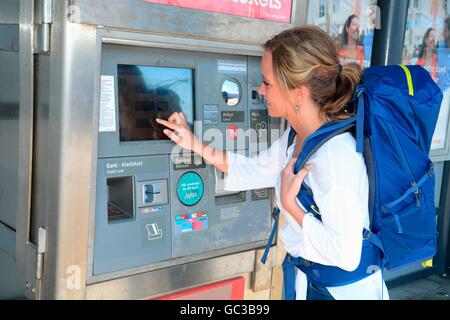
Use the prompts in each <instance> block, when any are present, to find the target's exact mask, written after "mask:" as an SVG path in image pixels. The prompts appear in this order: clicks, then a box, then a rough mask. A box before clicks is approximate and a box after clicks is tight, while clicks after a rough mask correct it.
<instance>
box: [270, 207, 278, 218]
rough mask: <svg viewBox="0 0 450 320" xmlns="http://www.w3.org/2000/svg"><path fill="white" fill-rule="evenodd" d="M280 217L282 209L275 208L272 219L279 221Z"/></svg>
mask: <svg viewBox="0 0 450 320" xmlns="http://www.w3.org/2000/svg"><path fill="white" fill-rule="evenodd" d="M279 215H280V209H279V208H278V207H275V208H273V211H272V219H273V220H277V219H278V216H279Z"/></svg>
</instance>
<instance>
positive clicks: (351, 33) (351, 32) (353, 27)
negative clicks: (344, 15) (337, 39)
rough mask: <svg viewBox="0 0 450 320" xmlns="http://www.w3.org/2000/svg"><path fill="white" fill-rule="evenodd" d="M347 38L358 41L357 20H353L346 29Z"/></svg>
mask: <svg viewBox="0 0 450 320" xmlns="http://www.w3.org/2000/svg"><path fill="white" fill-rule="evenodd" d="M347 33H348V37H349V38H352V39H353V40H355V41H357V40H358V39H359V19H358V18H353V19H352V22H351V23H350V26H349V27H347Z"/></svg>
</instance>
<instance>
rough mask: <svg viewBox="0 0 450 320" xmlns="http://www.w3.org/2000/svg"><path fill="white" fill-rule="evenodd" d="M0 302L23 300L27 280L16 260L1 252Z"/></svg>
mask: <svg viewBox="0 0 450 320" xmlns="http://www.w3.org/2000/svg"><path fill="white" fill-rule="evenodd" d="M0 266H1V267H0V268H1V272H0V300H5V299H23V298H24V297H25V293H24V291H25V289H24V287H25V286H24V283H25V278H24V275H23V273H22V272H21V270H20V268H19V267H18V265H17V264H16V263H15V261H14V258H11V257H10V256H9V255H7V254H5V253H4V252H3V251H1V250H0Z"/></svg>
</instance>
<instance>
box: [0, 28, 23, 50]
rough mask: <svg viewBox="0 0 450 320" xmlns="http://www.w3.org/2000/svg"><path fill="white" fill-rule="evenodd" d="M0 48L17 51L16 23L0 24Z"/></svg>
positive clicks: (17, 33)
mask: <svg viewBox="0 0 450 320" xmlns="http://www.w3.org/2000/svg"><path fill="white" fill-rule="evenodd" d="M0 50H6V51H19V25H18V24H0Z"/></svg>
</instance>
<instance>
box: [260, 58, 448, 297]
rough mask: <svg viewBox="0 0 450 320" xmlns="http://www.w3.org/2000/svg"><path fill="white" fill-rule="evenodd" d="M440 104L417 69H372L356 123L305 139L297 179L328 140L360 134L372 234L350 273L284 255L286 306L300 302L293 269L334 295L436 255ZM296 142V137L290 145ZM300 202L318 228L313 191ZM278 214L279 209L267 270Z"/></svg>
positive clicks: (358, 96)
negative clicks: (435, 139) (435, 157)
mask: <svg viewBox="0 0 450 320" xmlns="http://www.w3.org/2000/svg"><path fill="white" fill-rule="evenodd" d="M442 98H443V96H442V91H441V90H440V89H439V87H438V86H437V85H436V84H435V83H434V81H433V80H432V78H431V77H430V75H429V74H428V72H427V71H426V70H425V69H424V68H422V67H420V66H409V67H405V66H403V65H401V66H388V67H372V68H368V69H366V70H365V71H364V74H363V78H362V82H361V84H360V85H359V86H358V87H357V88H356V92H355V96H354V99H353V102H352V103H353V106H355V107H357V113H356V115H355V116H354V117H352V118H351V119H349V120H346V121H335V122H331V123H327V124H325V125H324V126H323V127H321V128H320V129H319V130H318V131H316V132H315V133H314V134H312V135H311V136H310V137H308V138H307V139H306V141H305V142H304V147H303V150H302V152H301V153H300V155H299V157H298V159H297V162H296V164H295V167H294V173H296V174H297V173H298V172H299V171H300V170H301V168H303V166H304V165H305V164H306V163H307V161H308V160H309V159H310V158H311V156H312V155H313V154H314V153H315V152H316V151H317V150H318V149H319V148H320V147H321V146H322V145H323V144H324V143H326V142H327V141H329V140H330V139H331V138H333V137H335V136H337V135H339V134H342V133H344V132H347V131H351V132H352V133H354V134H356V145H357V152H359V153H363V155H364V159H365V162H366V167H367V173H368V177H369V215H370V230H363V246H362V248H363V249H362V254H361V262H360V265H359V266H358V268H357V269H356V270H355V271H353V272H348V271H345V270H342V269H340V268H338V267H335V266H324V265H321V264H318V263H315V262H311V261H307V260H305V259H303V258H293V257H291V256H290V255H287V256H286V259H285V261H284V263H283V271H284V281H285V298H286V299H294V298H295V291H292V290H293V289H292V287H293V284H294V279H295V267H298V268H300V269H301V270H302V271H303V272H304V273H305V274H306V275H307V276H308V278H309V280H310V281H312V282H313V283H315V284H316V285H318V286H322V287H336V286H343V285H346V284H350V283H353V282H356V281H358V280H361V279H363V278H365V277H367V276H369V275H370V274H372V273H373V272H375V271H377V270H380V269H383V268H386V269H388V270H391V269H395V268H399V267H401V266H404V265H407V264H410V263H414V262H422V261H425V260H429V259H431V258H432V257H433V256H434V255H435V253H436V234H437V232H436V214H435V205H434V186H435V177H434V166H433V163H432V162H431V160H430V159H429V152H430V147H431V140H432V136H433V133H434V130H435V127H436V122H437V119H438V115H439V110H440V105H441V102H442ZM295 135H296V133H295V132H294V131H293V130H292V129H291V132H290V134H289V144H292V142H293V139H294V137H295ZM297 197H298V199H299V201H300V202H301V203H302V205H303V207H304V208H305V209H307V211H309V212H310V213H312V214H314V216H315V217H316V218H317V219H319V220H321V218H320V208H319V207H318V206H317V204H316V203H315V202H314V199H313V194H312V192H311V190H310V189H309V188H308V186H306V185H305V184H303V185H302V187H301V190H300V191H299V193H298V196H297ZM279 213H280V210H279V209H278V208H275V210H274V213H273V218H274V219H275V224H274V228H273V230H272V234H271V237H270V239H269V242H268V245H267V248H266V252H265V254H264V256H263V258H262V262H263V263H265V262H266V259H267V254H268V252H269V249H270V246H271V244H272V242H273V238H274V235H275V231H276V230H277V228H278V216H279ZM349 223H351V222H349Z"/></svg>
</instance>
